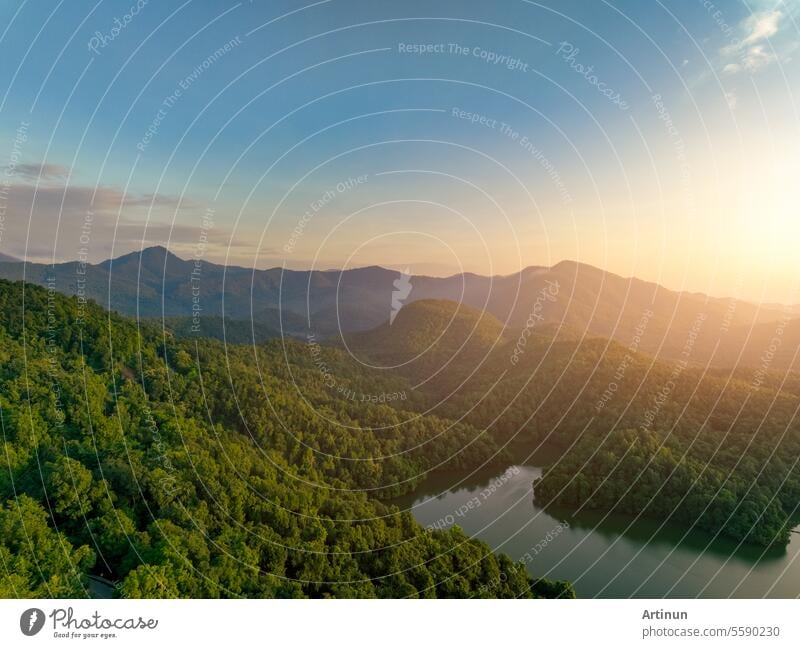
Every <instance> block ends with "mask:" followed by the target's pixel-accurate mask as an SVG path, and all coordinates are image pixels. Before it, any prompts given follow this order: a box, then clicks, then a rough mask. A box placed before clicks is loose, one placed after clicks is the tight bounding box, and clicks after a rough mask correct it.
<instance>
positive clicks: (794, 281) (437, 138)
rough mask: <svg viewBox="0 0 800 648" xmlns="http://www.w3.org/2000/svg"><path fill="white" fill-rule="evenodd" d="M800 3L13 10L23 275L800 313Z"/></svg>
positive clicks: (12, 160) (0, 92)
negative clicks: (124, 276)
mask: <svg viewBox="0 0 800 648" xmlns="http://www.w3.org/2000/svg"><path fill="white" fill-rule="evenodd" d="M799 44H800V0H783V1H781V2H779V1H776V0H750V1H748V2H743V1H741V0H715V1H714V2H711V1H710V0H670V1H667V0H647V1H641V0H625V1H622V0H614V1H612V0H607V1H606V0H575V1H572V0H566V1H565V0H559V1H556V0H549V1H543V2H530V1H527V0H496V1H495V2H475V1H467V0H452V1H443V2H436V3H431V2H422V1H420V2H415V1H410V2H402V3H399V2H389V1H388V0H382V1H375V0H371V1H364V2H360V1H357V0H317V1H311V2H306V0H293V1H272V0H269V1H268V0H253V1H252V2H248V1H243V2H227V1H226V0H216V1H211V0H188V1H183V2H181V1H174V2H173V1H171V0H160V1H159V2H156V1H155V0H121V1H119V2H110V1H108V0H106V1H102V0H101V1H100V2H96V1H90V2H84V1H83V0H62V1H60V2H59V1H57V0H39V1H37V2H33V1H32V0H31V1H16V0H13V1H9V0H5V1H4V2H3V3H2V4H0V253H2V254H6V255H11V256H14V257H17V258H26V259H29V260H31V261H40V262H42V261H44V262H53V261H56V262H57V261H64V260H71V259H75V258H88V259H89V260H91V261H101V260H104V259H106V258H109V257H116V256H119V255H121V254H125V253H127V252H130V251H132V250H138V249H141V248H142V247H145V246H149V245H155V244H158V245H164V246H166V247H168V248H169V249H170V250H171V251H173V252H175V253H176V254H178V255H179V256H182V257H184V258H202V259H205V260H209V261H215V262H222V263H230V264H237V265H244V266H248V267H250V266H252V267H259V268H266V267H273V266H286V267H289V268H318V269H319V268H322V269H329V268H346V267H356V266H363V265H372V264H376V265H382V266H385V267H390V268H396V269H402V270H405V269H408V270H409V271H410V272H411V273H413V274H434V275H449V274H454V273H456V272H461V271H469V272H477V273H481V274H510V273H513V272H516V271H518V270H520V269H522V268H524V267H527V266H531V265H538V266H549V265H554V264H555V263H558V262H559V261H561V260H563V259H573V260H577V261H580V262H584V263H589V264H592V265H595V266H598V267H601V268H604V269H606V270H609V271H611V272H615V273H618V274H622V275H624V276H637V277H640V278H642V279H647V280H650V281H657V282H659V283H662V284H664V285H665V286H667V287H669V288H673V289H679V290H687V291H694V292H704V293H708V294H711V295H715V296H734V297H739V298H744V299H749V300H752V301H759V302H784V303H800V254H798V242H800V208H799V207H798V205H800V182H799V181H798V178H800V112H798V101H797V98H798V91H800V67H799V66H800V52H797V51H796V50H797V48H798V45H799Z"/></svg>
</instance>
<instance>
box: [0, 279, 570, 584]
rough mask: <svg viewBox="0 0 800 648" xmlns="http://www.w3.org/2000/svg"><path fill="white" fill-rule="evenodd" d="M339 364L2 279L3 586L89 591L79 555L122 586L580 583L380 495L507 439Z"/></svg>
mask: <svg viewBox="0 0 800 648" xmlns="http://www.w3.org/2000/svg"><path fill="white" fill-rule="evenodd" d="M344 366H349V365H348V364H347V360H346V357H345V356H344V355H343V354H342V353H341V352H340V351H337V350H335V349H328V348H323V347H318V346H316V345H314V344H300V343H295V344H293V345H292V344H290V345H288V346H285V345H282V344H281V343H278V342H276V343H273V344H271V345H268V346H265V347H260V348H258V349H257V350H256V351H255V352H254V350H253V347H252V346H245V345H243V346H241V347H235V346H228V347H227V348H226V347H224V346H223V345H221V344H220V343H217V342H215V341H213V340H192V339H187V340H179V339H175V338H174V337H172V336H171V335H170V334H165V333H163V332H162V331H161V330H159V329H157V328H155V327H150V326H138V325H137V324H136V323H135V322H132V321H129V320H127V319H125V318H123V317H120V316H117V315H114V314H109V313H107V312H106V311H104V310H102V309H101V308H99V307H97V306H95V305H92V304H89V305H87V306H85V307H84V306H81V305H79V304H78V303H77V301H76V300H75V299H74V298H67V297H63V296H61V295H58V294H55V293H53V292H48V291H47V290H45V289H43V288H40V287H36V286H31V285H24V284H22V283H9V282H6V281H0V417H1V419H2V431H3V456H4V458H5V461H4V467H3V469H2V471H0V566H1V567H0V596H4V597H42V596H53V597H73V596H84V595H86V594H87V591H88V590H87V576H88V575H90V574H93V575H99V576H103V577H106V578H109V579H111V580H113V581H117V582H118V583H119V585H118V587H117V588H116V590H115V592H116V594H117V595H119V596H124V597H165V596H171V597H272V596H280V597H301V596H313V597H328V596H336V597H345V596H349V597H353V596H358V597H376V596H378V597H417V596H419V597H423V596H424V597H436V596H438V597H472V596H492V597H495V596H500V597H528V596H571V595H573V594H574V593H573V591H572V589H571V587H570V586H569V585H568V584H565V583H554V582H550V581H547V580H536V581H534V580H531V579H530V577H529V576H528V575H527V573H526V571H525V568H524V566H522V565H520V564H516V563H513V562H512V561H511V560H510V559H509V558H507V557H506V556H504V555H494V554H493V553H492V552H491V551H490V549H489V548H488V547H487V546H486V545H484V544H482V543H480V542H476V541H473V540H471V539H469V538H467V537H466V536H465V535H464V534H463V533H462V532H461V531H459V530H458V529H453V530H449V531H446V532H439V531H435V532H433V531H428V530H426V529H423V528H422V527H420V526H419V525H418V524H417V523H416V522H415V521H414V519H413V518H412V517H411V515H410V514H408V513H401V512H399V511H398V509H397V508H395V507H393V506H391V505H388V504H385V503H382V501H385V499H386V498H388V497H391V496H393V495H397V494H399V493H402V492H405V491H406V490H408V489H410V488H412V487H413V486H414V485H415V484H416V483H417V482H418V480H419V479H420V478H421V477H422V476H424V475H425V474H426V472H427V471H430V470H433V469H436V468H454V469H455V468H465V467H471V466H475V465H481V464H484V463H485V462H487V461H491V460H492V458H493V457H495V458H497V457H500V456H502V453H501V452H500V451H499V449H498V447H497V445H496V444H495V443H494V442H493V441H492V440H491V439H489V438H487V436H486V434H483V433H482V432H481V431H480V430H479V429H478V428H475V427H472V426H470V425H468V424H465V423H460V424H456V423H453V422H452V421H449V420H447V419H443V418H437V417H434V416H420V415H418V414H413V413H411V412H410V411H407V410H406V409H405V407H406V405H408V406H409V408H410V407H411V406H412V405H414V402H413V401H414V398H416V397H415V396H413V395H412V394H410V393H405V392H404V389H406V383H405V382H404V381H403V380H402V379H390V378H381V377H380V376H378V375H377V374H376V375H373V374H370V373H368V372H366V370H364V371H363V372H362V373H359V372H357V371H352V372H350V373H349V374H347V375H343V374H342V375H340V374H338V373H337V372H338V371H339V368H341V367H344ZM378 392H380V393H381V394H394V395H395V396H394V399H393V400H394V402H393V403H392V405H391V406H389V405H385V404H382V403H380V402H377V400H378V399H373V398H371V397H368V398H366V399H365V398H363V396H364V395H365V394H366V395H367V396H370V395H374V394H376V393H378ZM351 394H352V396H351ZM343 395H344V396H345V397H343ZM401 424H402V425H401ZM490 584H491V587H489V585H490Z"/></svg>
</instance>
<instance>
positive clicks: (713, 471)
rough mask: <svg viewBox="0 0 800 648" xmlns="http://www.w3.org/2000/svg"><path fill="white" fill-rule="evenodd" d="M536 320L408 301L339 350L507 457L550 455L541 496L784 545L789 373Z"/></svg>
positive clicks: (799, 501) (794, 486) (788, 505)
mask: <svg viewBox="0 0 800 648" xmlns="http://www.w3.org/2000/svg"><path fill="white" fill-rule="evenodd" d="M701 323H702V322H701V321H700V320H698V325H697V327H698V328H699V327H700V324H701ZM534 324H535V325H534V326H533V327H532V328H531V329H529V330H528V331H527V332H526V333H525V334H519V333H518V332H513V331H512V332H509V331H506V332H503V331H501V330H500V328H499V324H498V323H497V322H496V321H492V320H491V319H487V317H486V315H485V314H482V313H480V312H479V311H474V310H473V309H469V308H466V307H464V306H459V305H458V304H455V303H453V302H444V301H438V302H416V303H413V304H410V305H408V306H405V307H404V308H403V309H402V310H401V311H400V313H399V314H398V316H397V318H396V320H395V323H394V325H393V326H392V327H388V326H384V327H381V328H378V329H376V330H375V331H373V332H371V333H369V334H363V335H355V336H351V338H350V340H349V343H350V344H349V349H350V351H351V352H352V353H354V354H355V355H356V356H357V357H358V358H359V360H360V361H361V362H365V363H369V362H373V363H385V364H389V363H391V364H392V365H393V366H395V367H396V368H395V369H394V370H393V373H394V374H395V376H397V377H403V378H405V379H407V380H409V381H410V382H412V383H414V384H418V385H422V386H423V387H424V395H425V397H426V399H427V401H426V403H425V404H424V405H423V407H425V411H434V412H436V413H437V414H439V415H440V416H443V417H445V418H458V419H459V420H463V421H464V422H467V423H469V424H471V425H473V426H475V427H476V428H478V429H486V430H487V431H488V432H489V433H490V435H491V437H492V438H493V439H494V440H495V441H496V442H498V443H501V444H503V445H507V446H508V447H510V448H515V450H514V452H515V454H514V456H513V460H514V462H516V463H523V462H524V461H526V460H527V459H528V458H529V456H530V453H531V451H532V449H541V448H543V447H547V448H548V450H549V451H550V452H549V453H548V454H550V455H553V454H554V453H555V452H557V453H558V459H557V460H556V461H554V462H553V464H552V465H551V466H550V467H549V468H548V469H547V470H546V472H545V474H544V477H543V479H542V480H541V481H540V482H539V483H537V485H536V487H535V489H534V491H535V494H536V499H537V501H538V502H539V503H540V504H541V505H543V506H547V505H550V504H559V505H562V508H564V507H566V508H567V509H573V510H574V509H577V508H580V509H584V510H585V509H599V510H603V511H616V512H624V513H628V514H635V515H646V516H648V517H652V518H655V519H658V520H671V521H672V522H674V523H678V524H680V525H681V527H682V528H687V527H694V528H698V529H702V530H705V531H708V532H711V533H712V534H719V535H723V536H728V537H730V538H733V539H735V540H737V541H738V540H741V541H744V542H747V543H751V544H756V545H762V546H767V545H777V546H781V547H782V546H785V545H786V544H787V543H788V541H789V537H790V536H789V534H790V529H791V527H792V526H793V525H794V524H796V523H797V521H798V520H800V515H798V513H799V512H800V419H798V415H800V375H799V374H797V373H792V372H786V371H785V370H784V371H773V370H770V369H763V368H762V369H758V370H737V371H731V370H710V369H708V368H707V367H703V366H694V365H693V364H692V363H691V362H690V360H691V359H692V358H693V357H694V356H693V353H694V350H695V347H694V346H693V342H694V338H688V339H687V341H686V342H685V348H686V352H685V361H684V362H666V361H659V360H655V359H653V358H652V357H649V356H647V355H644V354H642V353H640V352H638V351H637V350H636V349H635V348H634V347H633V346H632V345H628V346H623V345H621V344H618V343H617V342H614V341H612V340H608V339H603V338H598V337H585V336H582V335H576V334H575V332H574V330H572V329H566V330H565V329H553V328H552V327H550V326H548V325H547V324H543V325H540V324H539V323H538V322H534ZM395 327H397V328H395ZM422 349H425V353H420V351H421V350H422Z"/></svg>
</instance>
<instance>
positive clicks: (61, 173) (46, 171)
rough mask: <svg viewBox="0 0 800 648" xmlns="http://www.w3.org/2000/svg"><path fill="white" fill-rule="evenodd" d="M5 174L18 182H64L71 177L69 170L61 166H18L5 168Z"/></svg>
mask: <svg viewBox="0 0 800 648" xmlns="http://www.w3.org/2000/svg"><path fill="white" fill-rule="evenodd" d="M3 172H4V173H5V174H6V175H7V176H11V177H13V178H16V179H18V180H23V181H24V180H39V181H45V182H52V181H63V180H66V179H67V177H68V176H69V168H68V167H65V166H62V165H61V164H49V163H43V162H42V163H38V164H17V165H14V166H5V167H3Z"/></svg>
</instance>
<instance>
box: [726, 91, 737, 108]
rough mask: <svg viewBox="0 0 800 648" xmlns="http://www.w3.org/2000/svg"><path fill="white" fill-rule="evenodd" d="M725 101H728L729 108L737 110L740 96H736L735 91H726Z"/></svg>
mask: <svg viewBox="0 0 800 648" xmlns="http://www.w3.org/2000/svg"><path fill="white" fill-rule="evenodd" d="M725 101H727V102H728V108H730V109H731V111H734V110H736V104H737V103H738V101H739V98H738V97H737V96H736V93H735V92H726V93H725Z"/></svg>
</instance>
